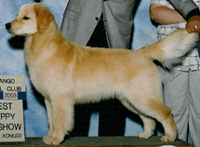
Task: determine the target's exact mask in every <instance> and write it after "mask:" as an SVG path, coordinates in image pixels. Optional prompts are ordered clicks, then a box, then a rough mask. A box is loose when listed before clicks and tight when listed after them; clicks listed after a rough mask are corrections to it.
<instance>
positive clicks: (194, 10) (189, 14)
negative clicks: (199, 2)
mask: <svg viewBox="0 0 200 147" xmlns="http://www.w3.org/2000/svg"><path fill="white" fill-rule="evenodd" d="M195 15H200V12H199V8H196V9H193V10H192V11H190V12H189V13H188V14H187V15H186V20H187V21H188V20H189V19H190V18H191V17H192V16H195Z"/></svg>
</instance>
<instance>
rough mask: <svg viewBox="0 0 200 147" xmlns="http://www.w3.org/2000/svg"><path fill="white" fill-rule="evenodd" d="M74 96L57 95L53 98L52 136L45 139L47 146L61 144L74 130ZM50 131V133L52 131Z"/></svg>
mask: <svg viewBox="0 0 200 147" xmlns="http://www.w3.org/2000/svg"><path fill="white" fill-rule="evenodd" d="M73 100H74V96H73V94H67V95H57V96H54V97H52V98H51V106H52V116H53V117H52V128H53V129H52V130H53V133H52V135H51V136H48V137H44V138H43V141H44V142H45V143H46V144H54V145H58V144H60V143H61V142H62V141H63V139H64V137H65V135H66V134H67V131H71V130H72V129H73V124H74V102H73ZM52 130H50V133H51V131H52Z"/></svg>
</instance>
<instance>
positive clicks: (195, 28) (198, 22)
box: [168, 0, 200, 33]
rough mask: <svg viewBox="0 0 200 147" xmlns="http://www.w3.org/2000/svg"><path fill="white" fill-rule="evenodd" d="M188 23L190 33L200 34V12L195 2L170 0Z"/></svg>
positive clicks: (187, 27) (190, 0)
mask: <svg viewBox="0 0 200 147" xmlns="http://www.w3.org/2000/svg"><path fill="white" fill-rule="evenodd" d="M168 1H169V2H170V3H171V4H172V5H173V6H174V7H175V8H176V9H177V11H178V12H179V13H180V14H181V15H182V16H183V17H184V19H185V20H186V21H187V24H186V29H187V31H188V32H189V33H193V32H197V33H200V12H199V8H198V7H197V5H196V4H195V3H194V2H193V0H168Z"/></svg>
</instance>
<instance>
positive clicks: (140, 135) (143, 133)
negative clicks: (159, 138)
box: [138, 132, 153, 139]
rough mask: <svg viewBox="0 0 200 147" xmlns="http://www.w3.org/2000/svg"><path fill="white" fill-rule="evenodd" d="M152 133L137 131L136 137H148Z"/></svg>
mask: <svg viewBox="0 0 200 147" xmlns="http://www.w3.org/2000/svg"><path fill="white" fill-rule="evenodd" d="M152 135H153V132H139V133H138V137H139V138H141V139H148V138H149V137H151V136H152Z"/></svg>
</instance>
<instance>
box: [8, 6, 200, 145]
mask: <svg viewBox="0 0 200 147" xmlns="http://www.w3.org/2000/svg"><path fill="white" fill-rule="evenodd" d="M5 27H6V29H7V31H8V32H9V33H10V34H12V35H19V36H26V41H25V49H24V53H25V60H26V64H27V67H28V71H29V75H30V80H31V81H32V83H33V85H34V87H35V88H36V89H37V91H38V92H40V93H41V94H42V95H43V96H44V98H45V104H46V107H47V116H48V122H49V133H48V136H44V137H43V141H44V142H45V143H46V144H55V145H56V144H60V143H61V142H62V141H63V140H64V136H65V135H66V134H68V132H69V131H71V130H72V129H73V124H74V104H76V103H79V104H82V103H93V102H99V101H101V100H102V99H109V98H111V97H114V96H116V97H117V98H118V99H119V100H120V101H121V102H122V104H123V105H124V106H125V107H126V108H128V109H129V110H130V111H132V112H134V113H136V114H138V115H139V116H140V118H141V119H142V121H143V125H144V130H143V132H140V133H139V134H138V136H139V137H140V138H149V137H151V136H152V135H153V134H154V130H155V119H156V120H157V121H159V122H160V123H161V124H162V125H163V127H164V131H165V135H164V136H163V137H162V138H161V140H162V141H163V142H174V141H175V139H176V137H177V131H176V126H175V123H174V120H173V117H172V115H171V111H170V109H169V108H168V107H166V106H165V105H164V103H163V98H162V80H161V75H160V73H159V70H158V68H157V66H156V65H155V64H154V61H155V60H157V61H159V62H160V63H162V64H163V65H164V63H165V62H168V61H173V60H176V59H179V58H181V57H183V56H184V55H186V54H187V53H188V52H190V51H191V50H192V49H193V47H195V46H196V44H197V41H198V39H199V36H198V34H196V33H192V34H189V33H187V31H186V30H185V29H180V30H177V31H175V32H173V33H171V34H170V35H168V36H167V37H166V38H165V39H163V40H162V41H159V42H156V43H154V44H151V45H148V46H145V47H143V48H141V49H140V50H137V51H133V50H127V49H104V48H91V47H86V46H82V45H78V44H76V43H72V42H69V41H68V40H66V39H65V38H64V37H63V36H62V34H61V32H60V30H59V27H58V25H57V23H56V22H55V19H54V16H53V14H52V13H51V12H50V10H49V9H48V8H47V7H46V6H45V5H43V4H41V3H26V4H24V5H22V6H21V8H20V9H19V12H18V16H17V18H16V19H15V20H13V21H11V22H9V23H7V24H6V25H5ZM170 64H172V63H170Z"/></svg>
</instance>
